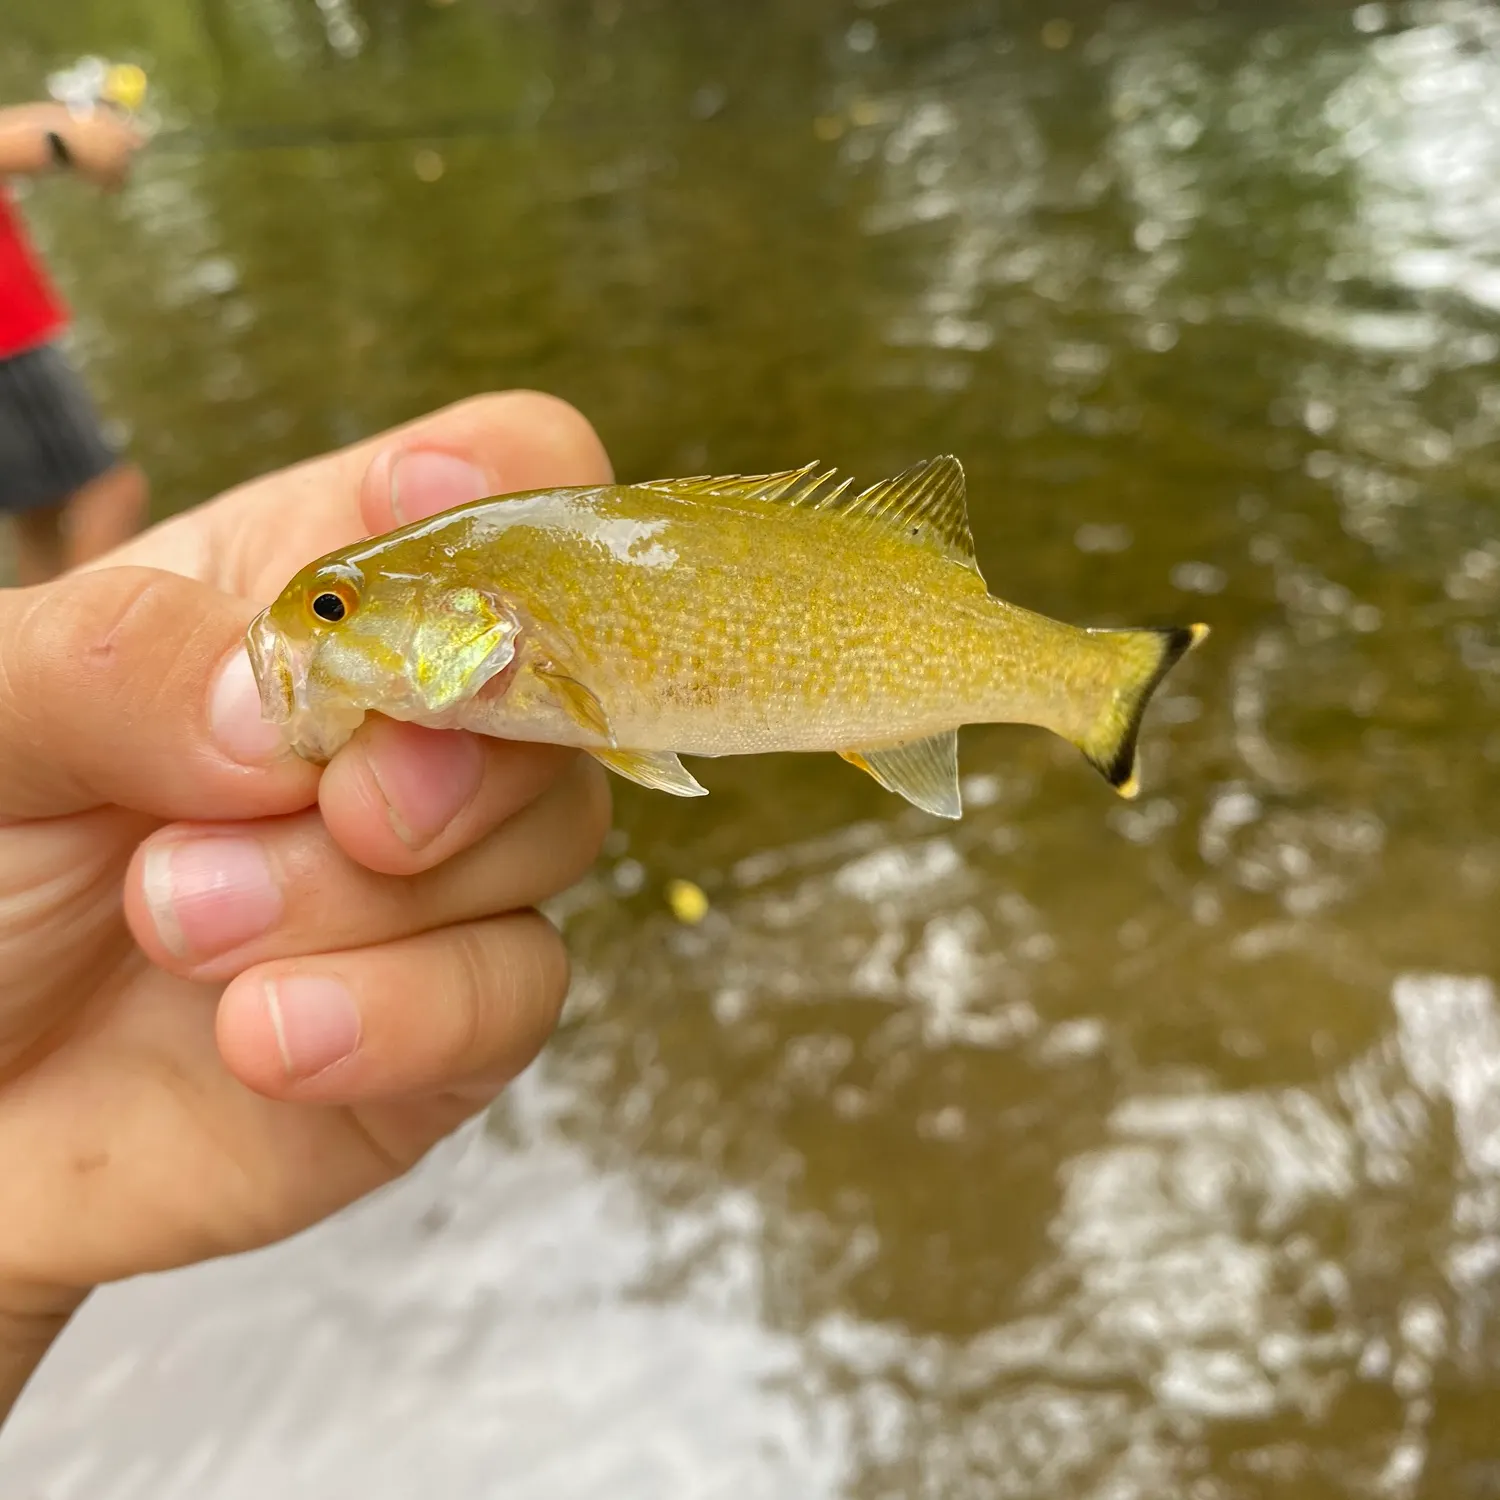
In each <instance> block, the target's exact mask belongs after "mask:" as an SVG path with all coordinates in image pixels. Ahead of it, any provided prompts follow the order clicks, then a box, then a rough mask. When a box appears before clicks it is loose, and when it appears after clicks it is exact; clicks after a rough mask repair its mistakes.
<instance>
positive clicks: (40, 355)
mask: <svg viewBox="0 0 1500 1500" xmlns="http://www.w3.org/2000/svg"><path fill="white" fill-rule="evenodd" d="M119 461H120V455H119V453H118V451H117V450H116V449H115V447H114V445H113V444H112V443H111V442H110V441H109V439H108V438H106V437H105V435H104V429H103V426H102V425H101V423H100V421H99V414H98V412H97V411H95V409H94V403H93V401H92V400H90V398H89V393H88V391H87V390H86V389H85V388H84V384H83V381H82V380H80V379H79V377H78V374H77V372H76V371H75V370H74V369H73V366H72V365H71V364H70V363H69V361H68V357H67V355H65V354H64V353H63V352H62V350H61V349H59V348H58V347H57V345H56V344H42V345H41V346H40V347H39V348H36V349H28V350H27V351H26V352H25V353H23V354H17V355H14V356H13V357H12V358H10V359H0V512H15V511H21V510H38V509H41V508H43V507H46V506H56V505H61V504H62V503H63V501H64V500H66V499H67V498H68V496H69V495H71V494H72V493H73V492H74V491H75V490H79V489H82V488H83V486H84V485H86V484H87V483H88V482H89V481H90V480H91V479H97V478H98V477H99V476H100V475H101V474H103V473H106V472H107V471H108V470H110V469H112V468H114V466H115V465H116V464H117V463H118V462H119Z"/></svg>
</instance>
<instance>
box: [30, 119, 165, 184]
mask: <svg viewBox="0 0 1500 1500" xmlns="http://www.w3.org/2000/svg"><path fill="white" fill-rule="evenodd" d="M144 140H145V138H144V137H143V136H142V135H141V133H140V131H139V130H137V129H136V127H135V126H134V125H132V124H131V123H130V120H129V118H128V117H127V116H125V115H123V114H121V113H120V112H119V111H117V110H114V109H111V108H109V107H108V106H107V105H101V106H100V107H99V108H97V109H92V110H90V111H89V112H88V113H87V114H81V115H75V114H73V113H72V112H71V111H69V110H67V109H65V108H64V107H63V106H62V105H61V104H18V105H14V106H12V107H11V108H10V109H0V177H10V176H21V175H35V174H37V173H39V172H47V171H54V170H56V169H58V168H60V167H61V168H68V169H71V170H73V171H75V172H77V173H78V175H79V176H80V177H87V178H88V179H89V180H90V181H91V182H96V183H98V184H99V185H100V186H101V187H118V186H119V185H120V184H121V183H122V182H123V181H124V180H125V175H126V173H127V172H128V171H129V170H130V158H131V157H132V156H133V155H134V154H135V152H136V151H137V150H138V149H139V148H140V147H141V145H142V144H144Z"/></svg>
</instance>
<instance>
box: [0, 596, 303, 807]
mask: <svg viewBox="0 0 1500 1500" xmlns="http://www.w3.org/2000/svg"><path fill="white" fill-rule="evenodd" d="M255 609H256V606H255V605H254V604H252V603H251V602H250V601H249V600H247V599H238V598H235V597H234V596H232V595H229V594H222V593H220V592H218V591H217V590H216V589H212V588H210V587H209V586H208V585H207V584H203V583H198V582H196V581H194V580H192V579H188V578H182V577H179V576H178V575H177V574H175V573H165V572H159V571H157V570H156V569H152V568H102V569H98V570H95V571H90V572H79V573H70V574H67V575H65V576H64V577H62V578H60V579H57V580H56V581H54V582H52V583H47V584H43V585H41V586H40V587H38V588H31V589H7V590H5V591H3V592H0V820H7V819H8V820H12V821H14V820H18V819H23V818H41V817H57V816H59V815H62V814H66V813H72V812H79V811H82V810H84V809H86V808H91V807H98V806H101V805H104V804H108V803H113V804H118V805H119V806H122V807H128V808H131V809H134V810H135V811H137V812H143V813H147V814H150V815H151V816H153V817H159V818H164V819H169V820H175V819H179V818H185V819H204V818H249V817H262V816H267V815H270V814H274V813H282V812H290V811H293V810H294V809H296V808H300V807H306V806H308V805H310V804H311V803H312V802H313V801H315V800H316V797H317V783H318V771H317V769H316V768H315V767H313V766H310V765H308V764H307V763H306V762H304V761H302V760H300V759H298V758H297V757H296V756H294V755H292V754H291V753H290V752H289V751H287V750H285V749H284V747H283V745H282V740H281V736H280V733H279V731H278V730H277V728H276V726H274V725H272V724H268V723H266V722H265V721H264V720H263V719H262V718H261V712H260V698H259V695H258V693H257V692H256V687H255V679H254V676H253V675H252V674H251V671H250V662H249V658H248V657H247V656H246V654H245V649H244V635H245V627H246V626H247V625H248V624H249V622H250V620H251V618H252V617H253V616H254V614H255Z"/></svg>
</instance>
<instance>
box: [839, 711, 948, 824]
mask: <svg viewBox="0 0 1500 1500" xmlns="http://www.w3.org/2000/svg"><path fill="white" fill-rule="evenodd" d="M839 754H840V755H842V756H843V757H844V759H845V760H847V761H848V762H849V764H850V765H852V766H858V767H859V768H860V770H861V771H866V772H868V773H869V774H870V775H871V776H873V777H874V778H875V780H876V781H878V782H879V783H880V784H881V786H883V787H884V788H885V789H886V791H888V792H895V793H896V795H897V796H898V797H905V798H906V800H907V801H908V802H910V803H912V804H913V805H914V806H916V807H920V808H921V809H922V811H923V812H929V813H931V814H932V815H933V816H934V817H938V818H961V817H962V816H963V798H962V796H961V795H960V793H959V790H958V731H957V730H956V729H945V730H944V731H943V732H942V733H941V734H934V735H930V736H928V738H927V739H925V740H910V741H908V742H907V743H906V744H904V745H890V746H887V747H886V748H885V749H883V750H840V751H839Z"/></svg>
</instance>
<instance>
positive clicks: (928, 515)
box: [642, 453, 979, 573]
mask: <svg viewBox="0 0 1500 1500" xmlns="http://www.w3.org/2000/svg"><path fill="white" fill-rule="evenodd" d="M835 480H838V482H837V483H834V481H835ZM851 483H852V481H851V480H849V479H847V478H846V479H838V470H837V469H825V468H820V467H819V465H818V464H817V463H810V464H804V465H803V466H802V467H801V468H800V469H786V470H784V471H783V472H781V473H779V474H726V475H723V476H721V477H718V478H714V477H712V476H709V475H698V476H697V477H695V478H692V479H654V480H652V481H651V482H650V483H649V484H646V485H643V486H642V488H643V489H652V490H660V491H662V492H663V493H664V494H669V495H676V496H678V497H680V498H682V499H691V500H753V501H760V502H761V503H763V504H764V503H772V504H776V505H793V506H799V507H802V508H804V509H809V510H833V511H837V512H838V513H839V514H840V515H842V516H846V517H847V518H848V519H849V520H850V521H858V522H864V523H866V524H868V525H871V526H880V527H882V528H884V529H886V530H889V531H901V532H905V533H906V535H907V536H908V537H909V538H910V539H911V540H912V541H913V542H915V543H917V544H918V545H919V546H928V547H931V548H933V550H934V551H937V552H941V553H942V554H943V556H944V557H947V558H950V559H952V561H954V562H956V563H961V564H962V565H963V566H964V567H966V568H968V569H969V570H970V571H971V572H973V573H978V572H979V564H978V563H977V562H976V561H975V559H974V538H973V536H972V535H971V534H970V531H969V512H968V505H967V503H966V501H965V497H964V471H963V465H962V464H960V463H959V461H958V460H957V459H956V458H954V457H953V456H952V454H946V453H945V454H943V455H942V456H941V457H939V458H924V459H923V460H922V461H921V462H920V463H916V464H913V465H912V466H911V467H910V468H909V469H904V470H903V471H902V472H901V473H900V474H897V475H896V476H895V477H894V478H893V479H882V480H880V481H879V482H878V483H876V484H872V485H871V486H870V487H869V488H868V489H866V490H861V491H860V492H859V493H858V494H857V495H852V496H850V495H846V491H847V490H848V488H849V486H850V484H851Z"/></svg>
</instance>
